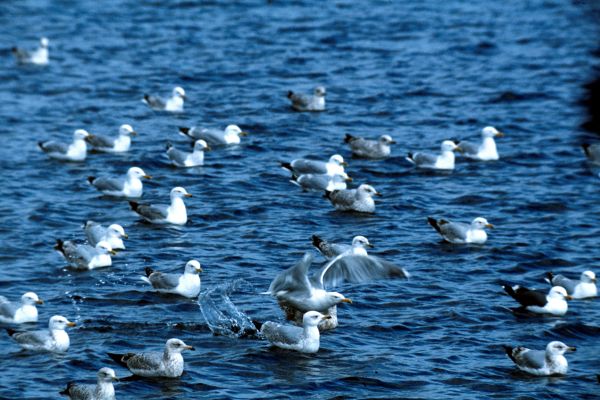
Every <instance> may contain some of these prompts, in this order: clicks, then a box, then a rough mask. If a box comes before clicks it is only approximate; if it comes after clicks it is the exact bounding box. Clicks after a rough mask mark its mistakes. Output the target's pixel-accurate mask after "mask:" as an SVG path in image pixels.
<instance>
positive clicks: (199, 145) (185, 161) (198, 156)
mask: <svg viewBox="0 0 600 400" xmlns="http://www.w3.org/2000/svg"><path fill="white" fill-rule="evenodd" d="M205 151H210V147H209V146H208V144H206V142H205V141H204V140H202V139H200V140H196V142H195V143H194V151H192V152H191V153H188V152H186V151H181V150H179V149H176V148H175V147H173V145H172V144H171V142H167V157H169V160H171V163H172V164H173V165H174V166H176V167H199V166H201V165H204V152H205Z"/></svg>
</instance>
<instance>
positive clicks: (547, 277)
mask: <svg viewBox="0 0 600 400" xmlns="http://www.w3.org/2000/svg"><path fill="white" fill-rule="evenodd" d="M546 279H548V283H550V284H552V279H554V274H553V273H552V272H546Z"/></svg>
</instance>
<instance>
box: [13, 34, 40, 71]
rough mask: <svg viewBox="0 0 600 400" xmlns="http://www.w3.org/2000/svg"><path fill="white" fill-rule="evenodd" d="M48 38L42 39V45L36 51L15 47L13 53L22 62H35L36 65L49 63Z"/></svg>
mask: <svg viewBox="0 0 600 400" xmlns="http://www.w3.org/2000/svg"><path fill="white" fill-rule="evenodd" d="M48 43H49V42H48V38H45V37H43V38H41V39H40V47H38V48H37V49H36V50H35V51H31V52H30V51H27V50H23V49H19V48H18V47H13V48H12V49H11V51H12V53H13V55H14V56H15V58H16V59H17V62H18V63H20V64H35V65H46V64H48Z"/></svg>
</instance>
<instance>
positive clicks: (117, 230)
mask: <svg viewBox="0 0 600 400" xmlns="http://www.w3.org/2000/svg"><path fill="white" fill-rule="evenodd" d="M108 231H109V232H110V233H111V235H113V236H116V237H124V238H125V239H127V238H128V237H129V236H127V234H126V233H125V229H123V227H122V226H121V225H119V224H112V225H110V226H109V227H108Z"/></svg>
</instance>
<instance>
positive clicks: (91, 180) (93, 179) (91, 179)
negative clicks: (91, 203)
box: [87, 176, 96, 185]
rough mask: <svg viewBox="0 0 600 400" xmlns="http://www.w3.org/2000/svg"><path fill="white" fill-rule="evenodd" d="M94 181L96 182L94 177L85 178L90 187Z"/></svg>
mask: <svg viewBox="0 0 600 400" xmlns="http://www.w3.org/2000/svg"><path fill="white" fill-rule="evenodd" d="M95 180H96V177H95V176H88V177H87V181H88V182H89V184H90V185H93V184H94V181H95Z"/></svg>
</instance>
